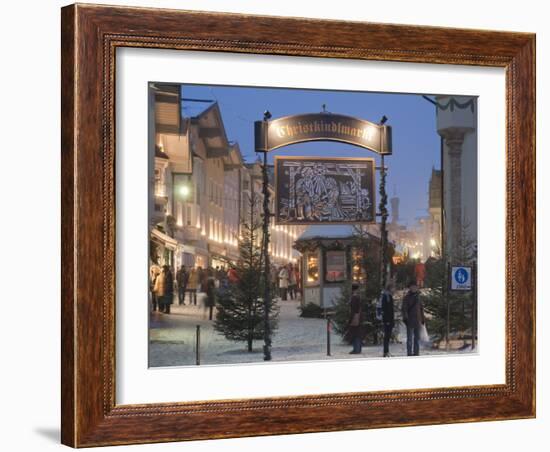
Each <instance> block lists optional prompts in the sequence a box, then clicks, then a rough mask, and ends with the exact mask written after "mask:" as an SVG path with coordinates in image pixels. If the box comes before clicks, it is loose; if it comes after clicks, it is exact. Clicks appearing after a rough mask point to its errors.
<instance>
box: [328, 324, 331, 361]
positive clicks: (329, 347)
mask: <svg viewBox="0 0 550 452" xmlns="http://www.w3.org/2000/svg"><path fill="white" fill-rule="evenodd" d="M330 328H331V327H330V317H327V356H331V355H330Z"/></svg>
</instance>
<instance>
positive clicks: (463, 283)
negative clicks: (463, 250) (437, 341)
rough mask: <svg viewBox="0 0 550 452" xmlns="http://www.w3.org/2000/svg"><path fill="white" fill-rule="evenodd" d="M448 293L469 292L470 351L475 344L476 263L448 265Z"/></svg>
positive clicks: (448, 303)
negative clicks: (470, 315)
mask: <svg viewBox="0 0 550 452" xmlns="http://www.w3.org/2000/svg"><path fill="white" fill-rule="evenodd" d="M447 268H448V270H447V274H448V278H449V291H451V292H471V296H472V318H471V322H472V323H471V328H472V350H473V349H474V348H475V343H476V331H475V325H476V317H477V316H476V309H477V303H476V301H477V300H476V299H477V263H476V261H474V262H473V264H472V265H451V264H448V267H447ZM447 307H448V309H447V346H448V344H449V327H450V325H449V317H450V312H449V311H450V302H449V300H448V299H447Z"/></svg>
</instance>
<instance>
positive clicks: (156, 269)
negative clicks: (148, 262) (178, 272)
mask: <svg viewBox="0 0 550 452" xmlns="http://www.w3.org/2000/svg"><path fill="white" fill-rule="evenodd" d="M160 272H161V270H160V268H159V267H158V265H152V266H151V270H150V276H151V280H150V283H149V289H150V291H151V303H152V305H153V306H152V310H153V311H156V310H157V309H158V308H159V302H158V296H157V293H156V291H155V283H156V281H157V278H158V276H159V275H160Z"/></svg>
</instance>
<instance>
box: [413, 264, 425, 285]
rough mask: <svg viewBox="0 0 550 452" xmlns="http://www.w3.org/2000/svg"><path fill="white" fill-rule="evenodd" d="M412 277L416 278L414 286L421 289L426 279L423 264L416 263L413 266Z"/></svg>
mask: <svg viewBox="0 0 550 452" xmlns="http://www.w3.org/2000/svg"><path fill="white" fill-rule="evenodd" d="M414 276H415V278H416V285H417V286H418V287H419V288H420V289H422V288H423V287H424V280H425V279H426V265H425V264H424V263H423V262H417V263H416V265H415V266H414Z"/></svg>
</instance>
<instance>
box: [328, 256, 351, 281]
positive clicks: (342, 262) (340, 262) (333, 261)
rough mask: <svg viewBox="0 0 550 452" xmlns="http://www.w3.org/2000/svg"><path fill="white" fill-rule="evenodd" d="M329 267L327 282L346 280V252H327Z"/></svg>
mask: <svg viewBox="0 0 550 452" xmlns="http://www.w3.org/2000/svg"><path fill="white" fill-rule="evenodd" d="M326 256H327V260H326V262H327V265H326V271H325V280H326V281H327V282H341V281H344V280H345V279H346V253H345V251H327V254H326Z"/></svg>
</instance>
